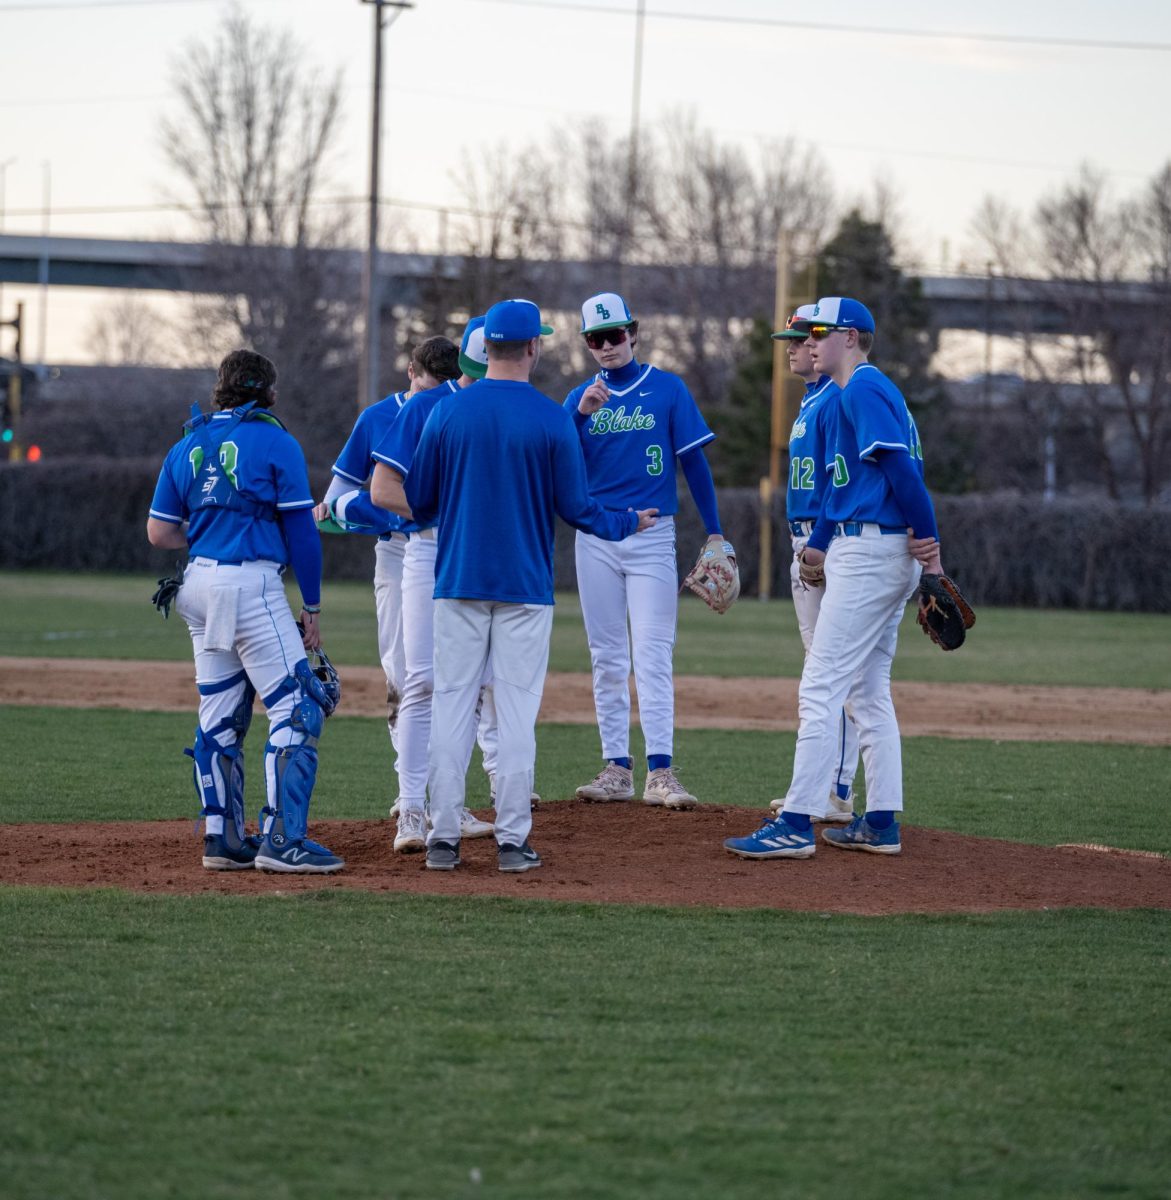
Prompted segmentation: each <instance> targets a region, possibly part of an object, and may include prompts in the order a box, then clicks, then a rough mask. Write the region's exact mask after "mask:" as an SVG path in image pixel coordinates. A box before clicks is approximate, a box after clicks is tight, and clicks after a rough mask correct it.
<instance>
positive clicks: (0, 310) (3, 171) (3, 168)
mask: <svg viewBox="0 0 1171 1200" xmlns="http://www.w3.org/2000/svg"><path fill="white" fill-rule="evenodd" d="M14 162H16V159H15V157H14V158H6V159H5V160H4V161H3V162H2V163H0V233H3V231H4V189H5V188H6V187H7V184H8V168H9V167H10V166H12V164H13V163H14ZM3 320H4V284H3V283H2V282H0V321H3Z"/></svg>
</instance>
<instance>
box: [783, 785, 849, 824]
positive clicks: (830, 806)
mask: <svg viewBox="0 0 1171 1200" xmlns="http://www.w3.org/2000/svg"><path fill="white" fill-rule="evenodd" d="M784 807H785V798H784V797H783V796H782V797H781V798H780V799H779V800H773V801H772V802H771V803H770V804H769V808H770V809H771V810H772V811H773V812H775V813H778V812H780V811H781V809H783V808H784ZM809 819H810V820H811V821H812V822H813V824H814V825H839V824H841V825H844V824H846V823H848V822H850V821H852V820H853V819H854V789H853V788H851V789H850V790H849V792H847V794H846V798H845V799H844V800H843V799H842V798H841V796H839V795H838V793H837V792H836V791H832V792H830V794H829V799H828V800H827V801H826V810H825V812H823V813H820V814H819V815H818V816H816V817H810V818H809Z"/></svg>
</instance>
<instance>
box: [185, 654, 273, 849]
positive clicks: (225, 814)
mask: <svg viewBox="0 0 1171 1200" xmlns="http://www.w3.org/2000/svg"><path fill="white" fill-rule="evenodd" d="M213 689H214V690H213ZM201 691H202V692H203V695H204V697H205V700H206V699H207V698H210V697H217V698H220V699H221V702H222V703H231V702H232V701H233V700H235V704H234V705H233V707H232V708H231V709H230V710H229V711H228V713H227V715H226V716H224V717H223V718H222V719H221V720H219V721H217V722H216V723H215V724H213V725H212V726H211V727H210V728H208V729H205V728H204V727H203V726H202V725H201V726H199V727H197V728H196V730H195V745H194V746H191V747H189V748H188V749H186V750H184V751H183V753H184V754H186V755H188V756H189V757H190V758H193V759H194V760H195V792H196V795H198V797H199V800H200V806H201V807H200V815H201V816H202V817H204V818H205V819H206V820H207V832H208V833H209V834H218V835H221V836H222V837H223V839H224V842H225V844H226V845H227V847H228V848H229V850H231V851H238V850H241V849H243V848H244V847H245V846H246V845H247V844H248V843H247V835H246V833H245V813H244V759H243V757H242V751H243V749H244V737H245V735H246V734H247V732H248V727H249V725H250V724H251V723H252V702H253V700H254V699H255V697H256V689H255V688H254V687H253V686H252V684H251V683H250V682H249V681H248V677H247V676H246V675H245V674H244V673H243V672H242V671H241V672H240V673H239V674H238V675H235V676H233V677H232V678H231V679H229V680H224V681H222V682H220V683H216V684H209V685H205V687H203V688H201ZM221 711H222V708H221Z"/></svg>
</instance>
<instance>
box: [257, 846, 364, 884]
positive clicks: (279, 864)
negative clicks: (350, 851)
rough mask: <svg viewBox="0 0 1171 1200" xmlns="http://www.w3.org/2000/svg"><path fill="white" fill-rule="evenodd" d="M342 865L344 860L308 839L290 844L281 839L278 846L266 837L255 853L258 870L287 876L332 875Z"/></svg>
mask: <svg viewBox="0 0 1171 1200" xmlns="http://www.w3.org/2000/svg"><path fill="white" fill-rule="evenodd" d="M345 865H346V862H345V859H343V858H338V856H337V855H336V854H334V853H333V852H332V851H331V850H327V849H326V848H325V847H324V846H319V845H318V844H317V843H316V842H311V841H310V840H309V839H308V838H301V839H300V840H299V841H295V842H290V841H286V840H285V839H284V838H283V837H282V838H281V844H280V845H279V846H278V845H276V844H275V842H274V841H273V839H272V838H271V837H266V838H265V839H264V841H263V842H261V843H260V849H259V850H258V851H257V852H256V869H257V870H258V871H278V872H284V873H285V874H289V875H332V874H333V872H334V871H340V870H341V869H342V867H344V866H345Z"/></svg>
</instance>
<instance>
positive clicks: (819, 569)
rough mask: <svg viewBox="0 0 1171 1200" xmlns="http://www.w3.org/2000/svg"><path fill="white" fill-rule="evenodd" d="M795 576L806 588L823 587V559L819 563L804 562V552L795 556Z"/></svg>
mask: <svg viewBox="0 0 1171 1200" xmlns="http://www.w3.org/2000/svg"><path fill="white" fill-rule="evenodd" d="M797 574H798V575H799V576H800V579H801V582H802V583H803V584H804V585H805V587H807V588H811V587H825V559H824V558H823V559H822V560H821V562H819V563H812V562H806V561H805V551H804V550H802V551H801V553H800V554H798V555H797Z"/></svg>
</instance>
